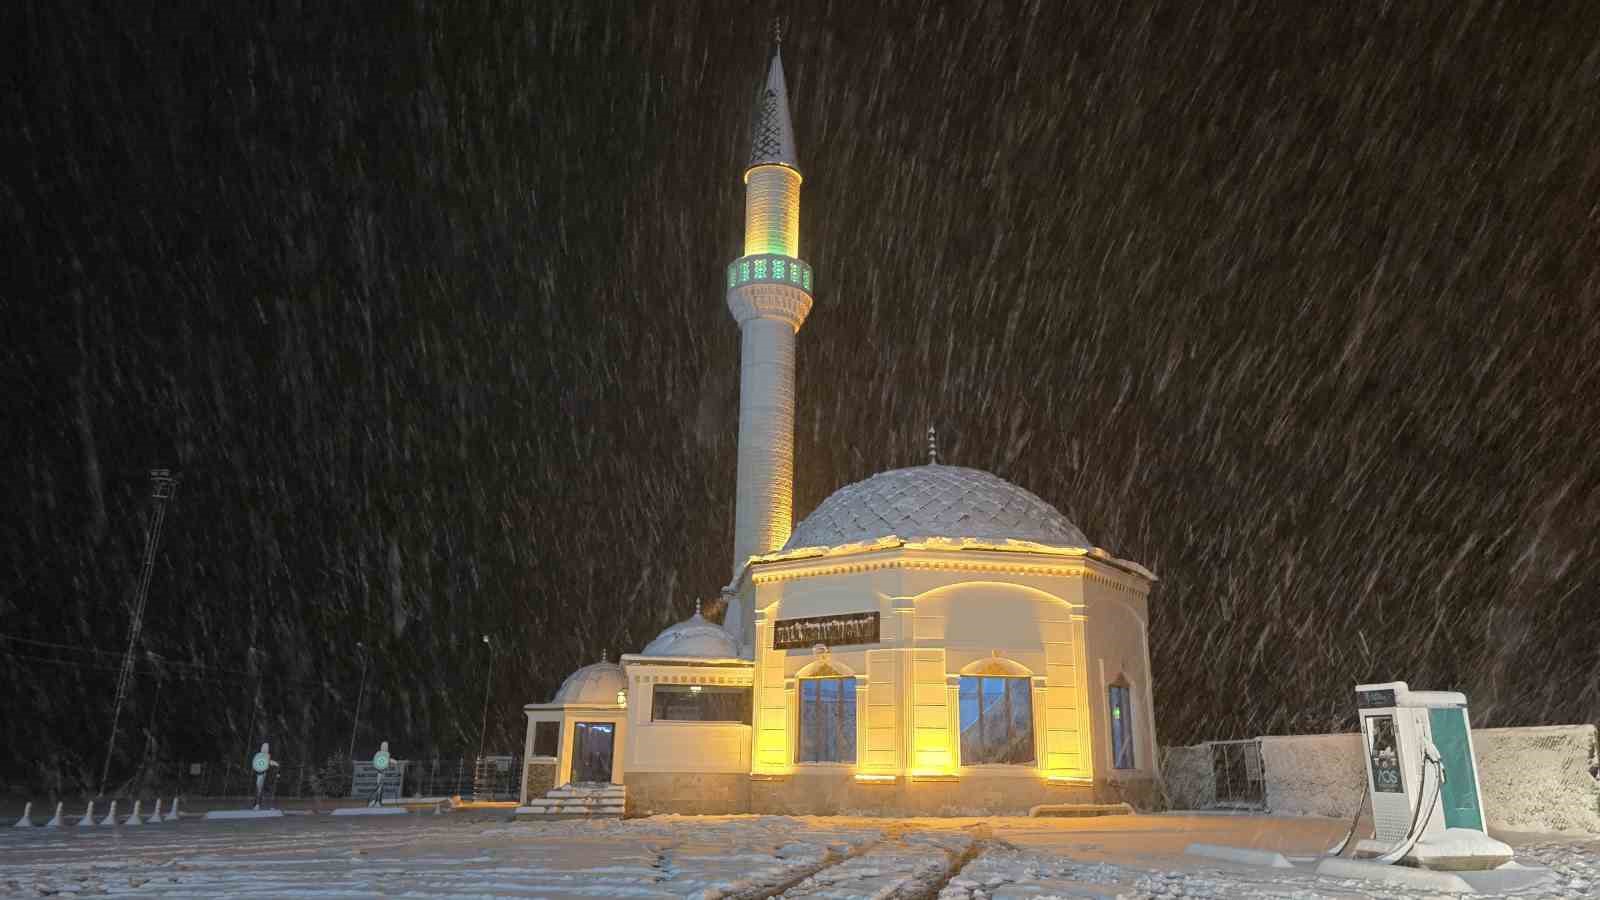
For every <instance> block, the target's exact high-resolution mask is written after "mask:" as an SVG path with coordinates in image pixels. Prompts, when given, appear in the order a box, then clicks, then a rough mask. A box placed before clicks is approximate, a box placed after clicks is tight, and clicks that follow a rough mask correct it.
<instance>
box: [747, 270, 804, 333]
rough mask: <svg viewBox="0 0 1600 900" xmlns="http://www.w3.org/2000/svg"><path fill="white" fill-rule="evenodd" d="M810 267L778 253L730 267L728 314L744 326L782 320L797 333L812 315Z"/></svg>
mask: <svg viewBox="0 0 1600 900" xmlns="http://www.w3.org/2000/svg"><path fill="white" fill-rule="evenodd" d="M811 277H812V273H811V264H810V263H807V262H805V261H804V260H799V259H795V258H794V257H792V256H784V255H782V254H778V253H757V254H752V255H750V256H745V257H741V258H739V259H736V260H734V261H733V262H731V263H729V264H728V311H729V312H731V313H733V317H734V319H735V320H736V321H738V322H739V324H740V325H741V326H742V325H743V324H744V323H745V322H746V321H748V320H750V319H781V320H783V321H786V322H788V323H789V326H790V327H791V328H794V329H795V330H796V331H798V330H799V329H800V326H801V325H802V324H804V323H805V320H806V316H807V315H808V314H809V313H810V312H811Z"/></svg>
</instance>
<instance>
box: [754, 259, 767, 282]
mask: <svg viewBox="0 0 1600 900" xmlns="http://www.w3.org/2000/svg"><path fill="white" fill-rule="evenodd" d="M766 277H767V261H766V260H765V259H758V260H756V280H757V281H765V280H766Z"/></svg>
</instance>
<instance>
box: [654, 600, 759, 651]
mask: <svg viewBox="0 0 1600 900" xmlns="http://www.w3.org/2000/svg"><path fill="white" fill-rule="evenodd" d="M639 655H640V656H690V657H696V658H699V659H733V658H735V657H737V656H738V655H739V644H738V642H737V641H735V640H734V639H733V635H731V634H729V633H728V632H726V631H724V630H723V628H722V626H721V625H718V624H716V623H714V622H709V621H707V620H706V619H705V618H704V617H703V616H701V615H700V606H699V604H695V610H694V615H692V616H690V617H689V618H687V619H684V620H683V621H682V622H679V623H678V624H676V625H672V626H670V627H668V628H667V630H666V631H663V632H661V634H659V635H657V636H656V639H655V640H653V641H651V642H650V643H649V644H647V645H646V646H645V648H644V650H643V651H641V652H640V654H639Z"/></svg>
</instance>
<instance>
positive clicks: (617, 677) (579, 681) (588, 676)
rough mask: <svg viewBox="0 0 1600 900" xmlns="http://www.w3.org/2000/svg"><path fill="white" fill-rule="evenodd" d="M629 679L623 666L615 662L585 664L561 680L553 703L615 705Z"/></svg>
mask: <svg viewBox="0 0 1600 900" xmlns="http://www.w3.org/2000/svg"><path fill="white" fill-rule="evenodd" d="M627 687H628V679H627V678H625V677H623V674H622V667H621V666H619V665H617V664H616V663H614V662H604V661H602V662H597V663H593V664H592V665H587V666H584V667H583V668H581V669H579V670H578V671H576V672H573V673H572V674H571V675H568V676H567V680H566V681H563V682H561V689H560V690H558V691H556V698H555V699H554V700H552V701H551V702H552V703H560V704H570V705H579V706H615V705H616V704H617V692H618V691H621V690H626V689H627Z"/></svg>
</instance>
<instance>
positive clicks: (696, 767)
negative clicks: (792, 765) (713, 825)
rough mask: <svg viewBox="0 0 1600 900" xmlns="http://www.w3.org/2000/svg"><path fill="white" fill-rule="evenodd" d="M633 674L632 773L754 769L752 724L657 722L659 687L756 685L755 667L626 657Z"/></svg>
mask: <svg viewBox="0 0 1600 900" xmlns="http://www.w3.org/2000/svg"><path fill="white" fill-rule="evenodd" d="M623 666H624V668H625V670H626V671H627V674H628V733H629V735H630V738H629V740H628V748H627V756H628V770H629V771H630V772H724V773H739V772H749V771H750V749H751V728H750V726H749V725H745V724H744V723H742V722H665V721H653V720H652V709H653V706H654V702H655V701H654V694H655V686H656V685H658V684H689V685H695V684H698V685H705V686H714V687H737V688H741V689H744V690H750V689H751V667H748V666H742V667H730V666H694V665H651V664H649V663H644V662H635V661H633V660H632V659H629V658H624V660H623Z"/></svg>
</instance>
